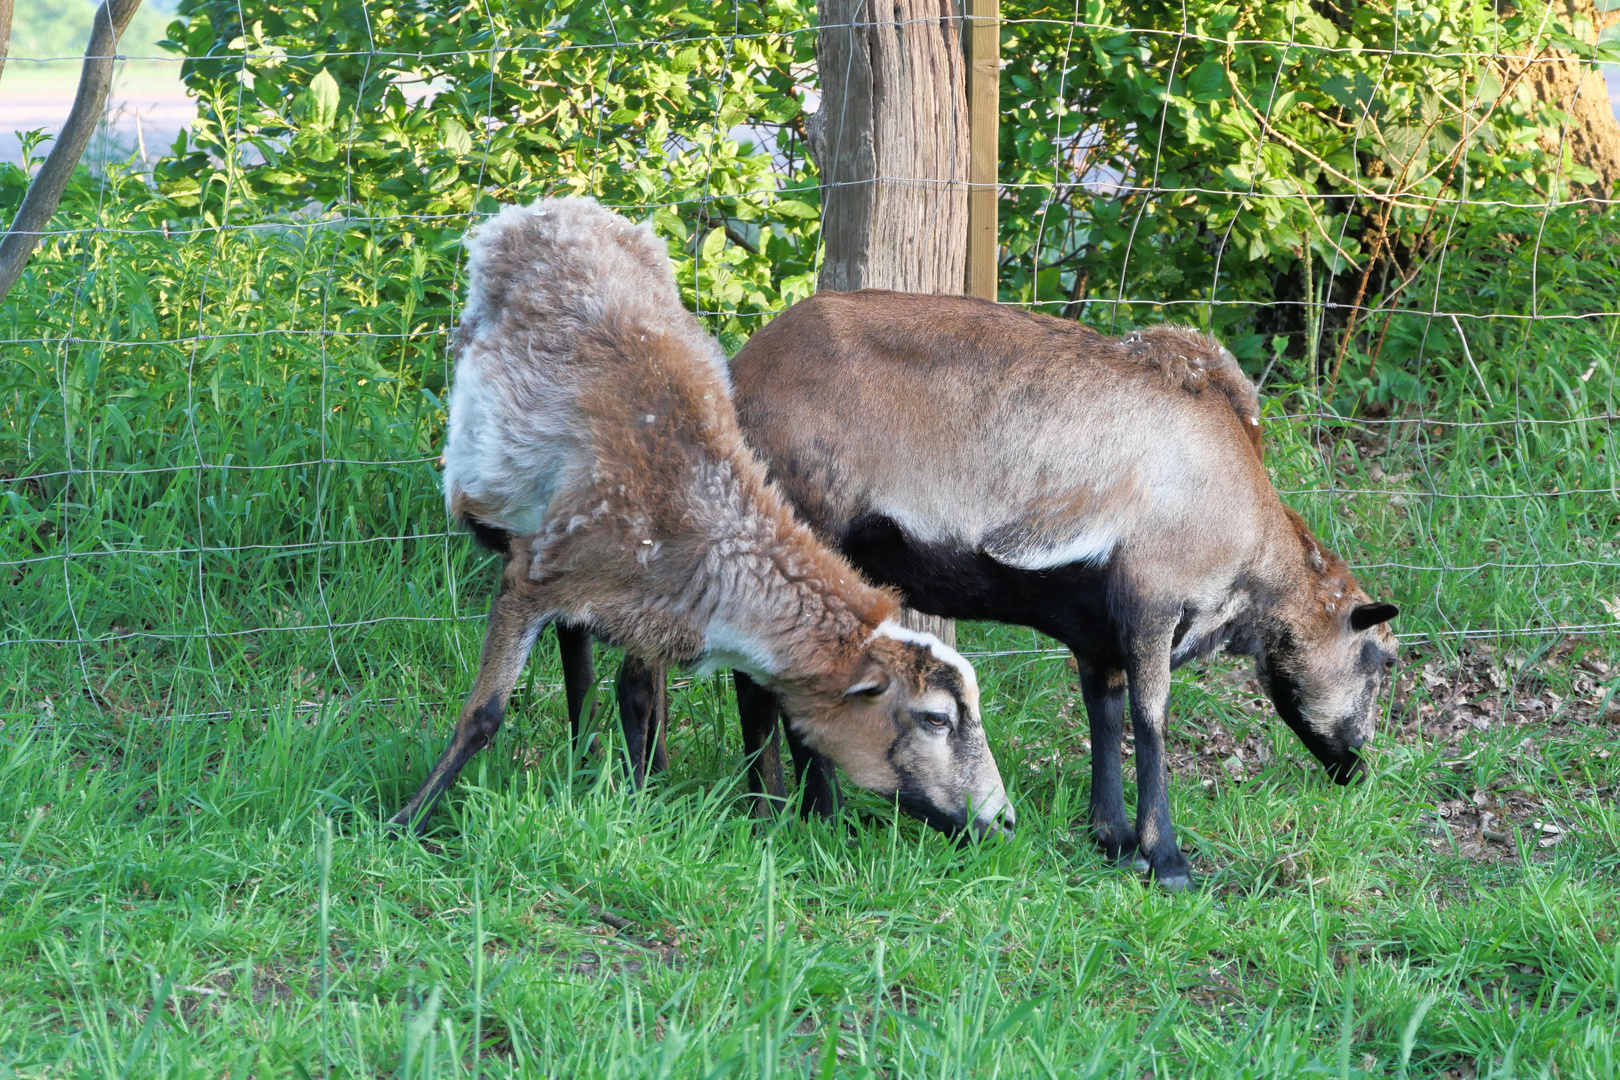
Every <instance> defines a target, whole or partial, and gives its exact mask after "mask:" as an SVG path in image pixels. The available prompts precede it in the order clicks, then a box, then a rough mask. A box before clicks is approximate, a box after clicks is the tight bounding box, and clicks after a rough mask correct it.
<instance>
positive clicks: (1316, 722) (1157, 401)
mask: <svg viewBox="0 0 1620 1080" xmlns="http://www.w3.org/2000/svg"><path fill="white" fill-rule="evenodd" d="M732 378H733V380H734V382H735V389H734V392H733V400H734V402H735V404H736V408H737V415H738V420H739V422H740V423H741V425H742V429H743V433H744V435H745V437H746V438H747V439H748V440H749V443H750V445H752V446H753V448H754V449H755V451H756V452H757V453H759V455H760V456H761V457H762V458H763V459H764V460H765V461H766V462H767V463H768V464H769V466H770V469H771V473H772V477H773V480H774V482H775V483H776V484H777V485H779V486H780V487H781V489H782V490H783V492H784V494H785V495H786V496H787V497H788V499H789V500H790V501H791V502H792V503H793V505H794V507H795V509H796V510H797V511H798V512H799V514H800V515H801V517H802V518H803V519H804V520H805V521H806V522H807V523H808V524H809V525H810V527H811V528H812V529H814V530H815V531H816V534H817V535H818V536H820V537H821V538H822V539H823V540H825V541H827V542H828V543H830V544H832V545H834V546H835V547H837V548H838V549H839V550H840V551H841V552H842V553H843V554H844V555H845V556H846V557H848V558H849V559H850V561H851V562H852V563H854V564H855V566H856V567H857V568H858V569H860V570H861V571H862V572H863V573H864V574H866V575H867V576H868V578H870V579H871V580H873V581H876V582H880V583H882V584H886V585H890V586H892V587H894V588H897V589H899V590H900V592H901V594H902V596H903V597H904V599H905V600H906V602H907V603H908V604H910V605H912V606H913V607H915V608H918V609H920V610H922V611H924V612H927V613H930V614H934V615H942V616H947V617H952V618H958V619H988V620H995V621H999V622H1006V623H1014V624H1018V625H1024V626H1032V627H1035V628H1036V629H1038V630H1040V631H1042V632H1044V633H1046V634H1049V635H1051V636H1053V637H1055V638H1057V639H1058V640H1059V641H1061V642H1063V644H1065V645H1066V646H1068V647H1069V648H1070V649H1072V650H1073V652H1074V655H1075V657H1076V659H1077V660H1078V661H1079V663H1080V672H1081V690H1082V693H1083V695H1084V698H1085V703H1086V711H1087V714H1088V716H1089V718H1090V722H1091V746H1092V759H1091V776H1092V781H1091V809H1090V817H1091V831H1092V835H1093V837H1094V838H1095V840H1096V842H1097V843H1098V845H1099V846H1100V847H1101V848H1102V849H1103V850H1104V851H1105V852H1106V853H1107V854H1108V855H1109V856H1111V857H1113V858H1115V859H1117V860H1120V861H1122V862H1124V863H1127V864H1130V863H1134V864H1136V865H1138V866H1140V867H1142V868H1145V869H1150V870H1151V871H1152V873H1153V875H1154V876H1155V877H1156V878H1157V879H1158V881H1159V882H1160V883H1161V884H1163V885H1164V886H1165V887H1167V888H1172V889H1176V888H1185V887H1186V886H1187V885H1188V884H1189V880H1190V879H1189V875H1188V869H1187V861H1186V859H1185V858H1184V857H1183V855H1182V853H1181V850H1180V848H1179V846H1178V845H1177V844H1176V838H1175V831H1174V828H1173V826H1172V824H1171V821H1170V803H1169V790H1168V785H1169V775H1168V770H1167V768H1166V761H1165V735H1166V727H1167V721H1168V717H1167V715H1166V706H1167V702H1168V697H1169V690H1170V672H1171V670H1172V669H1174V668H1175V667H1177V666H1179V665H1180V664H1183V663H1186V662H1187V661H1188V660H1192V659H1194V658H1196V657H1200V656H1204V655H1206V654H1208V653H1210V652H1212V651H1214V650H1216V649H1219V648H1222V647H1224V648H1226V649H1227V650H1228V651H1230V652H1236V653H1241V654H1244V655H1247V656H1251V657H1253V658H1254V660H1255V662H1256V668H1257V673H1258V675H1259V679H1260V681H1261V683H1262V684H1263V685H1264V687H1265V688H1266V690H1267V692H1268V693H1269V695H1270V697H1271V699H1272V702H1273V703H1274V704H1275V706H1276V708H1277V711H1278V713H1279V714H1280V715H1281V716H1282V718H1283V720H1284V721H1286V722H1287V724H1288V726H1289V727H1290V728H1292V729H1293V730H1294V732H1295V733H1296V734H1297V735H1298V736H1299V738H1300V740H1301V741H1302V742H1304V744H1305V745H1306V746H1307V747H1308V748H1309V749H1310V750H1311V752H1312V753H1314V754H1315V755H1316V756H1317V757H1318V758H1319V759H1320V760H1321V761H1322V762H1323V763H1324V764H1325V765H1326V766H1327V768H1328V770H1329V771H1330V773H1331V774H1332V775H1333V777H1334V778H1335V779H1336V780H1338V781H1340V782H1341V783H1342V782H1347V781H1349V780H1350V779H1352V778H1353V777H1355V776H1356V775H1358V774H1360V773H1361V772H1362V771H1363V770H1364V768H1365V766H1364V764H1363V762H1362V759H1361V756H1360V748H1361V746H1362V744H1363V743H1364V742H1365V741H1366V740H1367V739H1368V738H1369V737H1371V735H1372V734H1373V729H1374V724H1375V720H1376V716H1377V709H1378V702H1379V692H1380V690H1381V688H1382V687H1383V686H1384V685H1386V682H1387V679H1388V676H1389V672H1390V670H1391V669H1392V668H1393V667H1394V665H1395V656H1396V642H1395V637H1394V635H1393V634H1392V633H1390V631H1389V629H1388V626H1387V625H1386V624H1387V623H1388V621H1389V620H1390V619H1391V618H1393V617H1394V616H1395V615H1396V613H1397V609H1396V607H1395V605H1393V604H1385V603H1375V602H1374V601H1373V600H1372V599H1371V598H1370V597H1369V596H1368V595H1367V594H1366V593H1365V592H1363V591H1362V589H1361V588H1360V586H1359V585H1357V583H1356V581H1355V579H1354V578H1353V577H1352V576H1351V574H1350V572H1349V569H1348V568H1347V567H1346V566H1345V564H1344V563H1343V562H1342V561H1341V560H1340V559H1338V558H1337V557H1336V556H1334V555H1333V554H1332V553H1331V552H1329V551H1327V550H1326V549H1325V548H1324V547H1323V546H1322V545H1321V544H1320V543H1319V542H1318V541H1317V540H1316V538H1315V537H1314V536H1312V535H1311V532H1310V530H1309V529H1307V528H1306V527H1305V524H1304V522H1303V521H1302V520H1301V519H1300V517H1299V515H1298V514H1296V513H1294V512H1293V511H1292V510H1290V509H1288V508H1287V507H1286V506H1284V505H1283V503H1282V501H1281V500H1280V499H1279V498H1278V497H1277V493H1276V491H1275V489H1274V488H1273V487H1272V485H1271V481H1270V479H1269V478H1268V477H1267V475H1266V470H1265V468H1264V466H1263V464H1262V446H1261V438H1260V418H1259V407H1258V400H1257V398H1256V395H1255V390H1254V387H1253V385H1252V384H1251V383H1250V382H1249V380H1248V379H1247V378H1246V377H1245V376H1244V374H1243V372H1242V370H1241V369H1240V368H1239V367H1238V365H1237V363H1236V361H1235V360H1234V359H1233V358H1232V356H1231V354H1230V353H1229V352H1227V351H1226V350H1225V349H1223V348H1221V347H1220V345H1219V344H1218V343H1216V342H1215V341H1213V340H1211V339H1209V338H1208V337H1205V336H1204V335H1202V334H1198V333H1195V332H1193V331H1191V330H1185V329H1181V328H1177V327H1170V326H1161V327H1154V328H1150V329H1144V330H1141V331H1138V332H1136V333H1132V334H1129V335H1127V336H1125V337H1123V338H1112V337H1107V336H1104V335H1102V334H1099V333H1097V332H1096V331H1093V330H1091V329H1089V328H1088V327H1085V326H1082V325H1080V324H1078V323H1075V322H1071V321H1066V320H1060V319H1054V318H1051V317H1049V316H1045V315H1036V314H1031V313H1028V312H1024V311H1019V310H1016V309H1009V308H1005V307H1000V306H997V305H995V304H990V303H986V302H984V301H979V300H972V299H967V298H963V297H944V296H915V295H908V294H904V293H893V292H882V291H875V290H874V291H864V292H856V293H831V292H823V293H819V294H817V295H816V296H814V297H811V298H810V299H808V300H805V301H802V302H801V303H799V304H796V305H795V306H793V307H792V308H790V309H788V310H787V311H786V312H784V313H782V314H781V315H779V316H777V317H776V318H775V319H774V320H773V321H772V322H770V323H769V324H768V325H766V326H765V327H763V328H762V329H761V330H760V331H759V332H758V333H756V334H755V335H754V336H753V338H752V339H750V340H749V342H748V344H747V345H746V346H745V347H744V348H743V350H742V351H741V352H740V353H739V354H738V355H737V357H736V359H735V361H734V362H733V364H732ZM1127 685H1128V686H1129V689H1130V714H1131V722H1132V726H1133V728H1134V731H1135V736H1136V778H1137V803H1136V820H1135V824H1134V825H1133V824H1132V823H1131V822H1130V821H1129V820H1128V819H1127V817H1126V811H1125V802H1124V794H1123V790H1122V787H1123V784H1122V777H1121V761H1120V758H1121V738H1122V735H1123V722H1124V711H1125V692H1126V688H1127ZM643 696H645V695H643ZM627 699H633V695H632V696H629V697H627ZM738 704H739V708H740V711H741V713H742V722H743V732H744V746H745V749H746V750H747V751H749V752H750V753H751V755H752V756H753V761H754V764H753V765H752V769H753V772H754V777H753V784H754V787H755V789H756V790H760V791H762V792H764V793H768V794H770V795H775V796H777V797H780V796H781V795H782V793H783V792H782V781H781V775H782V773H781V766H780V763H779V761H778V760H777V759H776V752H775V744H774V739H775V734H774V733H775V730H776V711H775V709H776V706H775V701H774V699H773V697H772V695H771V694H770V693H769V692H768V690H765V689H761V688H759V687H756V686H755V685H754V684H753V683H752V682H751V681H750V680H749V678H748V676H747V674H746V673H745V674H744V675H742V676H740V677H739V678H738ZM788 734H789V740H790V744H791V743H794V742H796V741H797V740H796V738H795V736H794V733H793V732H792V731H791V730H790V731H789V733H788ZM793 749H794V756H795V757H796V758H798V759H800V760H801V762H803V763H804V765H805V767H806V771H805V774H804V775H805V780H806V783H805V794H806V797H807V799H808V805H809V807H810V808H811V809H813V810H816V811H820V812H830V811H831V810H833V809H834V808H835V807H836V803H837V788H836V786H835V781H834V778H833V775H832V773H831V771H830V770H829V769H827V768H825V766H824V765H822V764H821V763H817V762H815V761H814V760H813V759H812V758H811V757H810V756H809V755H808V754H807V752H806V750H805V748H804V747H802V746H794V747H793Z"/></svg>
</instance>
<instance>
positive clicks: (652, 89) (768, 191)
mask: <svg viewBox="0 0 1620 1080" xmlns="http://www.w3.org/2000/svg"><path fill="white" fill-rule="evenodd" d="M180 12H181V14H182V15H183V16H185V17H186V21H185V22H184V24H183V25H182V24H181V23H176V25H175V28H174V33H175V35H176V39H177V40H176V42H175V46H176V47H177V48H179V49H181V50H183V51H184V53H185V54H186V55H187V56H188V59H187V60H186V63H185V78H186V83H187V86H188V87H189V88H190V90H191V92H192V94H193V95H194V96H195V97H196V98H197V100H198V102H199V105H200V107H201V118H200V121H199V123H198V124H197V125H196V127H195V128H194V129H193V131H192V133H191V134H190V136H189V138H184V139H183V140H182V142H181V143H180V144H178V145H177V146H176V153H175V155H174V157H173V158H172V159H171V160H169V161H167V162H165V163H164V164H163V165H162V166H160V167H159V169H158V177H159V180H160V182H161V186H162V190H163V192H164V194H165V195H166V196H167V197H168V198H170V199H171V200H173V201H174V202H175V203H176V204H177V205H179V206H183V207H186V208H188V209H189V210H190V211H191V212H192V213H195V214H196V215H198V216H199V217H201V218H203V219H204V220H207V221H210V222H212V221H221V220H224V216H225V215H226V214H231V215H233V217H234V216H235V215H239V214H241V213H244V212H246V213H250V214H251V213H262V212H264V211H265V210H266V209H267V208H268V209H281V210H286V209H297V208H304V207H312V208H313V209H314V210H315V211H316V212H317V213H319V214H326V215H342V216H346V217H348V218H351V219H358V222H359V224H360V225H361V226H362V227H363V228H365V229H366V230H367V231H368V232H370V233H371V235H373V236H375V237H376V238H377V239H378V241H379V242H382V243H385V244H397V243H400V242H401V241H402V239H403V238H404V237H407V236H415V237H417V238H418V239H420V240H421V241H424V242H426V243H428V244H429V245H430V246H433V247H435V248H439V247H442V246H444V245H447V244H452V243H454V242H455V241H456V240H457V239H458V238H459V236H460V234H461V233H462V232H463V231H464V230H465V228H466V227H467V225H468V224H469V223H470V221H471V220H472V217H471V215H474V214H477V213H480V212H486V211H488V210H491V209H493V208H494V207H495V206H496V205H498V204H499V203H502V202H518V201H527V200H530V199H533V198H536V197H538V196H541V195H547V194H555V193H562V192H568V193H587V192H588V193H591V194H594V195H596V196H597V197H598V198H600V199H602V200H603V201H604V202H607V203H609V204H612V205H618V206H625V207H631V208H633V209H632V211H631V212H632V213H634V214H635V215H636V216H650V217H651V219H652V221H653V222H654V224H655V226H656V227H657V228H658V229H659V230H660V232H661V233H662V234H663V235H664V236H666V237H667V238H668V239H669V241H670V243H671V254H672V255H674V256H675V257H676V260H677V266H678V276H679V277H680V280H681V283H682V286H683V288H684V289H685V290H686V296H687V300H688V302H689V303H691V304H692V305H693V306H694V307H696V308H698V309H699V310H701V311H703V312H705V313H706V314H708V315H709V316H710V323H711V325H712V327H713V328H714V329H715V330H716V331H719V332H723V333H726V334H728V335H731V336H732V337H733V338H734V339H736V340H738V341H740V338H738V337H737V335H740V334H743V333H746V332H747V330H748V329H749V326H750V323H749V321H748V320H749V319H750V317H755V318H757V317H758V316H760V315H762V314H764V313H767V312H770V311H774V310H779V309H780V308H781V307H783V306H785V305H786V304H789V303H792V302H793V301H794V300H797V299H799V298H801V297H803V296H805V295H808V294H809V292H810V290H811V283H812V278H811V274H810V270H811V268H812V266H813V263H814V259H815V251H816V242H817V218H818V214H817V211H816V209H815V204H816V195H815V192H814V181H813V178H811V177H810V176H809V175H808V174H807V173H806V171H805V161H804V154H803V151H802V149H800V137H799V130H800V129H799V127H798V115H799V100H798V98H797V96H796V94H795V90H794V87H795V80H796V79H797V78H799V74H796V72H798V71H799V69H802V68H803V67H804V66H805V65H806V64H808V63H809V62H810V60H811V55H812V53H811V50H812V47H813V38H812V36H811V35H810V34H809V33H806V32H804V31H805V28H806V26H807V15H806V8H805V5H804V4H802V3H797V2H794V0H774V2H770V3H764V4H759V5H744V6H739V7H737V8H736V9H735V10H732V9H726V8H715V9H712V10H709V9H703V8H701V6H699V7H693V6H692V5H690V4H686V3H683V2H679V0H661V2H658V3H651V4H629V3H623V2H620V3H612V4H602V3H596V2H589V3H587V2H576V0H560V2H551V3H539V4H522V5H505V6H502V7H500V8H494V7H487V6H486V5H483V4H473V3H465V2H461V0H406V2H404V3H399V4H392V5H388V6H380V5H377V4H374V3H365V2H363V0H332V2H325V3H290V4H283V3H247V4H239V3H237V0H182V3H181V5H180ZM434 284H435V286H436V287H437V288H438V289H441V290H449V289H451V288H452V283H451V282H450V280H448V279H445V280H442V281H439V282H436V283H434Z"/></svg>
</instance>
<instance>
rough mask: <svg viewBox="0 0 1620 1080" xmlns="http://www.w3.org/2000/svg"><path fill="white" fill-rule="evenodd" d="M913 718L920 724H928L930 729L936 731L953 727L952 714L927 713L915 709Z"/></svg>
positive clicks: (912, 714)
mask: <svg viewBox="0 0 1620 1080" xmlns="http://www.w3.org/2000/svg"><path fill="white" fill-rule="evenodd" d="M911 717H912V719H913V720H915V721H917V722H918V723H919V724H927V725H928V726H929V727H932V728H935V729H940V728H948V727H950V726H951V714H950V713H946V712H932V711H926V712H925V711H924V710H922V709H914V710H912V713H911Z"/></svg>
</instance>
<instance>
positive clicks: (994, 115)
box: [963, 0, 1001, 300]
mask: <svg viewBox="0 0 1620 1080" xmlns="http://www.w3.org/2000/svg"><path fill="white" fill-rule="evenodd" d="M966 2H967V32H966V33H965V34H964V35H963V41H964V44H965V45H966V46H967V59H968V93H967V97H968V138H969V141H970V143H971V149H970V151H969V153H968V182H969V186H968V235H967V294H968V295H969V296H977V297H979V298H980V299H983V300H994V299H996V270H997V267H998V262H999V258H1000V254H1001V241H1000V239H999V237H998V236H997V233H996V192H997V188H996V180H997V175H998V173H997V166H998V164H999V161H998V156H999V153H1000V138H1001V2H1000V0H966Z"/></svg>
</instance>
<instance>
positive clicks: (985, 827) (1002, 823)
mask: <svg viewBox="0 0 1620 1080" xmlns="http://www.w3.org/2000/svg"><path fill="white" fill-rule="evenodd" d="M1003 799H1005V796H1003ZM1017 821H1018V815H1017V814H1015V813H1013V808H1012V804H1011V803H1009V802H1005V801H1003V802H1002V804H1001V807H1000V808H999V809H995V810H992V811H991V812H990V813H988V814H980V815H979V816H978V817H976V818H974V819H973V834H974V836H975V837H977V838H978V839H980V840H985V839H989V838H990V837H993V836H1000V837H1001V838H1002V839H1004V840H1011V839H1012V838H1013V833H1014V832H1015V831H1016V826H1017Z"/></svg>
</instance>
